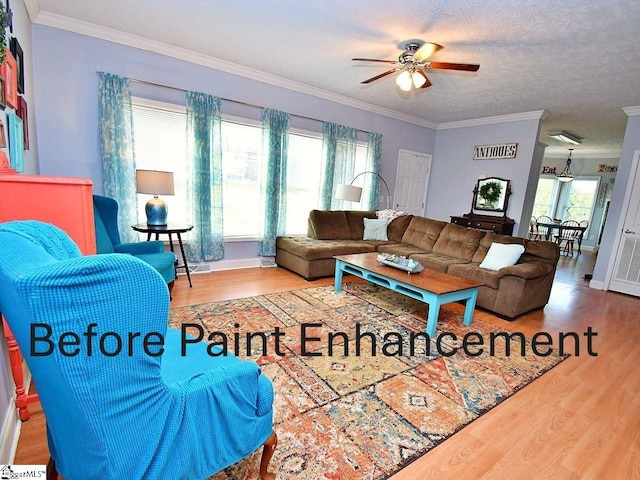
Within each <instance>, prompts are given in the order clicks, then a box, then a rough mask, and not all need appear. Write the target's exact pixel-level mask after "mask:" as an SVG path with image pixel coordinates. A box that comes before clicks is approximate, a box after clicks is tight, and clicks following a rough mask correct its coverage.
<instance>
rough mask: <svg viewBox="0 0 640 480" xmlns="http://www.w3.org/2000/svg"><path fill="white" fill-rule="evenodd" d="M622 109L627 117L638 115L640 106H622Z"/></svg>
mask: <svg viewBox="0 0 640 480" xmlns="http://www.w3.org/2000/svg"><path fill="white" fill-rule="evenodd" d="M622 111H623V112H624V113H626V114H627V116H628V117H631V116H632V115H640V106H638V107H624V108H623V109H622Z"/></svg>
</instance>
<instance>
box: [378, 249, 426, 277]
mask: <svg viewBox="0 0 640 480" xmlns="http://www.w3.org/2000/svg"><path fill="white" fill-rule="evenodd" d="M376 260H378V263H380V264H383V265H388V266H390V267H393V268H397V269H400V270H404V271H405V272H408V273H418V272H421V271H422V270H424V267H423V266H422V264H421V263H420V262H416V261H415V260H412V259H411V258H407V257H401V256H400V255H396V254H389V253H381V254H379V255H378V257H377V259H376Z"/></svg>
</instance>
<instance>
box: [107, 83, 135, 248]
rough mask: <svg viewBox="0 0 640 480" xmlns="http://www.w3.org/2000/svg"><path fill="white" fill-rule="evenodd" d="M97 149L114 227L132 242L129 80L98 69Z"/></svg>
mask: <svg viewBox="0 0 640 480" xmlns="http://www.w3.org/2000/svg"><path fill="white" fill-rule="evenodd" d="M98 78H99V83H100V84H99V93H98V97H99V102H100V105H99V114H100V119H99V121H100V151H101V156H102V181H103V187H104V194H105V196H107V197H111V198H113V199H114V200H116V201H117V202H118V207H119V208H118V230H119V232H120V237H121V239H122V241H123V242H133V241H135V240H136V234H135V232H134V231H133V230H132V229H131V225H133V224H135V223H138V219H137V203H136V180H135V179H136V167H135V159H134V149H133V117H132V113H131V92H130V90H129V79H128V78H123V77H119V76H117V75H112V74H110V73H104V72H98Z"/></svg>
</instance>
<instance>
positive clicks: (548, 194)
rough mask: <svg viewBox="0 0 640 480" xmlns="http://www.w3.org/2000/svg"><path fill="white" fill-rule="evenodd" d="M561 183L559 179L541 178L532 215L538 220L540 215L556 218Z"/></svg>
mask: <svg viewBox="0 0 640 480" xmlns="http://www.w3.org/2000/svg"><path fill="white" fill-rule="evenodd" d="M559 183H560V182H559V181H558V179H557V178H552V177H540V180H538V188H537V190H536V198H535V200H534V201H533V213H532V215H533V216H534V217H536V218H538V217H539V216H540V215H546V216H548V217H551V218H554V215H555V210H556V203H557V200H558V187H559Z"/></svg>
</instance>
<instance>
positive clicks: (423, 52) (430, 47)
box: [413, 42, 444, 62]
mask: <svg viewBox="0 0 640 480" xmlns="http://www.w3.org/2000/svg"><path fill="white" fill-rule="evenodd" d="M443 48H444V47H443V46H442V45H438V44H437V43H431V42H425V43H423V44H422V46H421V47H420V48H419V49H418V50H416V53H414V54H413V59H414V60H415V61H416V62H422V61H424V60H426V59H427V58H429V57H430V56H431V55H433V54H434V53H436V52H437V51H438V50H441V49H443Z"/></svg>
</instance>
